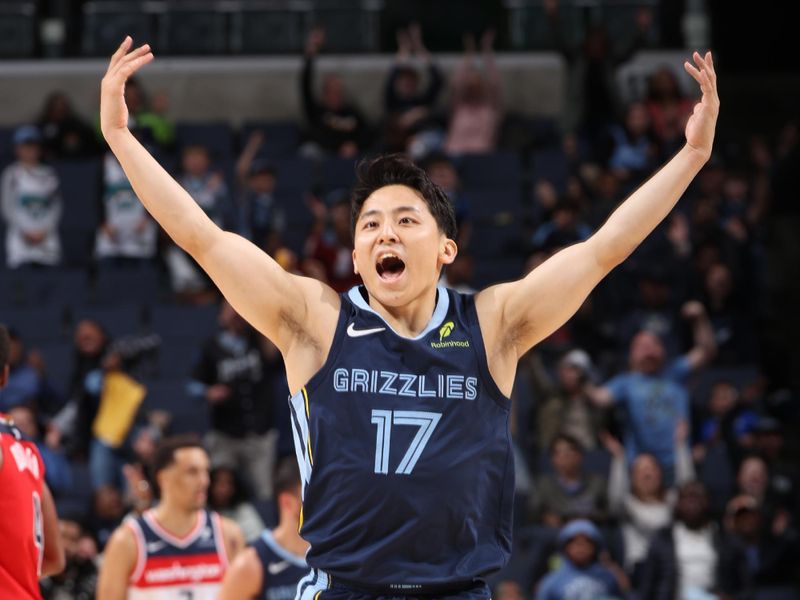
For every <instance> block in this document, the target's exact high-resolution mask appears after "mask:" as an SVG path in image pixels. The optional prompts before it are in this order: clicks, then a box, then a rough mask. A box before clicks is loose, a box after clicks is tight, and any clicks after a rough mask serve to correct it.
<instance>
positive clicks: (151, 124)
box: [97, 77, 175, 150]
mask: <svg viewBox="0 0 800 600" xmlns="http://www.w3.org/2000/svg"><path fill="white" fill-rule="evenodd" d="M125 105H126V106H127V107H128V115H129V127H130V129H131V131H135V133H136V137H137V138H139V140H140V141H141V142H142V143H143V144H144V145H145V146H156V147H157V148H159V149H161V150H169V149H170V148H171V147H172V145H173V144H174V143H175V125H174V124H173V123H172V121H170V120H169V119H168V118H167V116H166V113H167V111H168V109H169V97H168V96H167V95H166V93H164V92H160V93H157V94H155V95H154V96H153V97H152V99H149V98H148V97H147V94H146V92H145V90H144V88H143V87H142V85H141V83H140V81H139V80H138V79H137V78H135V77H131V78H129V79H128V81H127V82H126V83H125ZM97 126H98V129H99V127H100V122H99V119H98V124H97Z"/></svg>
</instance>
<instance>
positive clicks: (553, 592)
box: [536, 519, 629, 600]
mask: <svg viewBox="0 0 800 600" xmlns="http://www.w3.org/2000/svg"><path fill="white" fill-rule="evenodd" d="M558 547H559V549H560V551H561V556H560V559H561V565H560V566H559V567H558V569H556V570H555V571H553V572H552V573H550V574H549V575H547V577H545V578H544V579H543V580H542V581H541V583H540V584H539V588H538V589H537V591H536V600H597V599H600V598H609V599H611V598H623V597H624V596H625V595H626V593H627V591H628V588H629V583H628V580H627V577H626V576H625V573H624V572H622V569H620V568H619V567H618V566H617V565H615V564H613V563H611V562H610V560H609V559H608V558H607V557H606V556H605V555H604V554H603V538H602V536H601V535H600V531H599V530H598V529H597V527H595V526H594V524H592V522H591V521H587V520H584V519H579V520H576V521H572V522H571V523H568V524H567V525H565V526H564V527H563V528H562V529H561V531H560V532H559V534H558Z"/></svg>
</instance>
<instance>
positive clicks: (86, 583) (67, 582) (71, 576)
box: [41, 519, 97, 600]
mask: <svg viewBox="0 0 800 600" xmlns="http://www.w3.org/2000/svg"><path fill="white" fill-rule="evenodd" d="M58 524H59V529H60V530H61V542H62V544H63V545H64V553H65V555H66V559H67V565H66V567H65V568H64V570H63V571H62V572H61V573H59V574H58V575H53V576H52V577H49V578H47V579H44V580H42V581H41V590H42V597H43V598H44V600H93V599H94V597H95V588H96V587H97V544H96V543H95V541H94V539H93V538H92V536H90V535H88V534H87V533H86V532H85V531H84V529H83V526H82V525H81V524H80V523H79V522H78V521H74V520H71V519H60V520H59V523H58Z"/></svg>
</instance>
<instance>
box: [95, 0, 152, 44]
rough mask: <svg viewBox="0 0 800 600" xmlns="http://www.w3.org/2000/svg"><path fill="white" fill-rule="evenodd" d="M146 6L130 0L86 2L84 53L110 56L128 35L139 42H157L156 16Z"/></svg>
mask: <svg viewBox="0 0 800 600" xmlns="http://www.w3.org/2000/svg"><path fill="white" fill-rule="evenodd" d="M145 7H146V3H142V2H131V1H130V0H120V1H118V2H98V1H94V2H91V1H90V2H86V3H85V4H84V5H83V40H82V46H83V54H84V55H87V56H103V57H105V56H109V55H111V53H113V52H114V51H115V50H116V49H117V48H118V47H119V41H120V40H121V39H123V38H124V37H125V36H126V35H130V36H131V37H132V38H133V39H134V40H136V41H137V42H150V43H155V42H156V36H155V35H154V34H155V31H156V26H155V22H154V17H153V15H152V14H148V13H147V12H146V11H145ZM156 48H157V47H156Z"/></svg>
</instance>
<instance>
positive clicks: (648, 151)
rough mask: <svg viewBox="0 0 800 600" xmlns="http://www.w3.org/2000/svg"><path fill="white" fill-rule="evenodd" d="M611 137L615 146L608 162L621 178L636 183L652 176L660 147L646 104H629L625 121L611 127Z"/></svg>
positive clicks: (631, 184) (629, 183) (632, 183)
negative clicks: (651, 133)
mask: <svg viewBox="0 0 800 600" xmlns="http://www.w3.org/2000/svg"><path fill="white" fill-rule="evenodd" d="M681 132H683V130H682V129H681ZM611 139H612V140H613V147H612V151H611V158H610V159H609V161H608V166H609V168H610V169H612V170H613V171H614V173H615V174H616V175H617V177H619V179H620V180H622V181H624V182H625V183H626V184H627V185H628V186H635V185H637V184H638V183H640V182H641V181H642V180H643V179H644V178H645V177H646V176H649V174H650V173H651V172H652V166H653V164H654V163H655V160H656V158H657V148H656V145H655V144H654V142H653V139H652V137H651V136H650V118H649V117H648V115H647V109H646V108H645V106H644V104H642V103H640V102H634V103H632V104H630V105H629V106H628V108H627V110H626V112H625V122H624V124H623V125H622V126H620V125H614V126H612V127H611Z"/></svg>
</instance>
